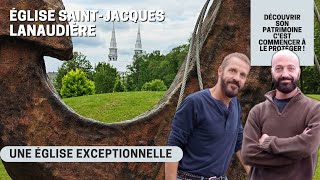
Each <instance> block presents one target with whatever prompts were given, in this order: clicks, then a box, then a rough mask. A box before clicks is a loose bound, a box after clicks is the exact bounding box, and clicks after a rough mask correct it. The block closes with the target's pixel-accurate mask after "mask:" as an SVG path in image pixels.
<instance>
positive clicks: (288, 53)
mask: <svg viewBox="0 0 320 180" xmlns="http://www.w3.org/2000/svg"><path fill="white" fill-rule="evenodd" d="M278 54H286V55H291V56H294V57H296V58H297V60H298V65H299V67H300V58H299V56H298V55H297V54H296V53H295V52H293V51H290V50H288V49H283V50H280V51H277V52H275V53H274V54H273V55H272V58H271V67H272V62H273V58H274V56H275V55H278Z"/></svg>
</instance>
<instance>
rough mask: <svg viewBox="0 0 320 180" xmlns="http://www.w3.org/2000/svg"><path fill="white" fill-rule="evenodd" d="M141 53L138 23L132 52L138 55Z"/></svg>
mask: <svg viewBox="0 0 320 180" xmlns="http://www.w3.org/2000/svg"><path fill="white" fill-rule="evenodd" d="M141 53H142V44H141V35H140V23H139V24H138V34H137V40H136V44H135V48H134V54H135V55H139V54H141Z"/></svg>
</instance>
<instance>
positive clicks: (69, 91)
mask: <svg viewBox="0 0 320 180" xmlns="http://www.w3.org/2000/svg"><path fill="white" fill-rule="evenodd" d="M94 92H95V85H94V82H93V81H91V80H89V79H88V78H87V76H86V74H85V73H84V72H83V71H81V70H79V69H76V70H75V71H74V70H71V71H69V72H68V73H67V74H66V75H65V76H64V77H63V79H62V87H61V90H60V94H61V96H62V97H64V98H68V97H77V96H83V95H90V94H94Z"/></svg>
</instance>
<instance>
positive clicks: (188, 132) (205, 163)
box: [165, 53, 250, 180]
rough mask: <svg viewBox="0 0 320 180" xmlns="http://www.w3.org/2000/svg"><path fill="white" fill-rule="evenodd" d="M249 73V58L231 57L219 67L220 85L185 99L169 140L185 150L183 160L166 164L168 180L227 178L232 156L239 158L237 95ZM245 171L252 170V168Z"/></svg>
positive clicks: (231, 55) (239, 135) (241, 56)
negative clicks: (235, 155)
mask: <svg viewBox="0 0 320 180" xmlns="http://www.w3.org/2000/svg"><path fill="white" fill-rule="evenodd" d="M249 71H250V61H249V58H248V57H247V56H246V55H244V54H241V53H232V54H229V55H227V56H226V57H225V58H224V60H223V62H222V63H221V66H220V67H219V70H218V82H217V84H216V85H215V86H214V87H212V88H210V89H204V90H201V91H199V92H196V93H193V94H191V95H189V96H188V97H186V99H185V100H184V101H183V103H182V105H181V106H180V107H179V108H178V109H177V112H176V114H175V116H174V119H173V122H172V128H171V132H170V135H169V138H168V145H169V146H178V147H180V148H181V149H182V151H183V158H182V159H181V160H180V161H179V162H167V163H166V164H165V176H166V180H176V179H199V180H200V179H203V180H206V179H210V180H214V179H221V180H226V179H227V177H226V176H225V174H226V171H227V169H228V166H229V163H230V161H231V157H232V155H233V154H234V153H236V154H237V156H238V158H240V149H241V144H242V139H243V128H242V124H241V107H240V103H239V101H238V99H237V97H236V96H237V94H238V93H239V91H240V90H241V89H242V88H243V87H244V84H245V82H246V79H247V76H248V74H249ZM240 162H242V160H241V158H240ZM245 169H246V170H247V171H249V166H246V167H245Z"/></svg>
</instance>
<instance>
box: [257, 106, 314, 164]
mask: <svg viewBox="0 0 320 180" xmlns="http://www.w3.org/2000/svg"><path fill="white" fill-rule="evenodd" d="M312 112H313V113H310V114H308V116H309V117H306V118H307V119H309V122H308V127H307V129H305V131H304V132H303V133H301V134H299V135H296V136H293V137H289V138H278V137H275V136H268V137H266V138H265V139H264V141H263V142H262V143H261V145H260V147H261V149H263V150H264V151H266V152H269V153H271V154H277V155H283V156H285V157H288V158H291V159H303V158H305V157H308V156H311V154H313V153H315V152H317V150H318V147H319V144H320V105H318V106H317V107H316V108H315V109H314V110H312Z"/></svg>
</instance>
